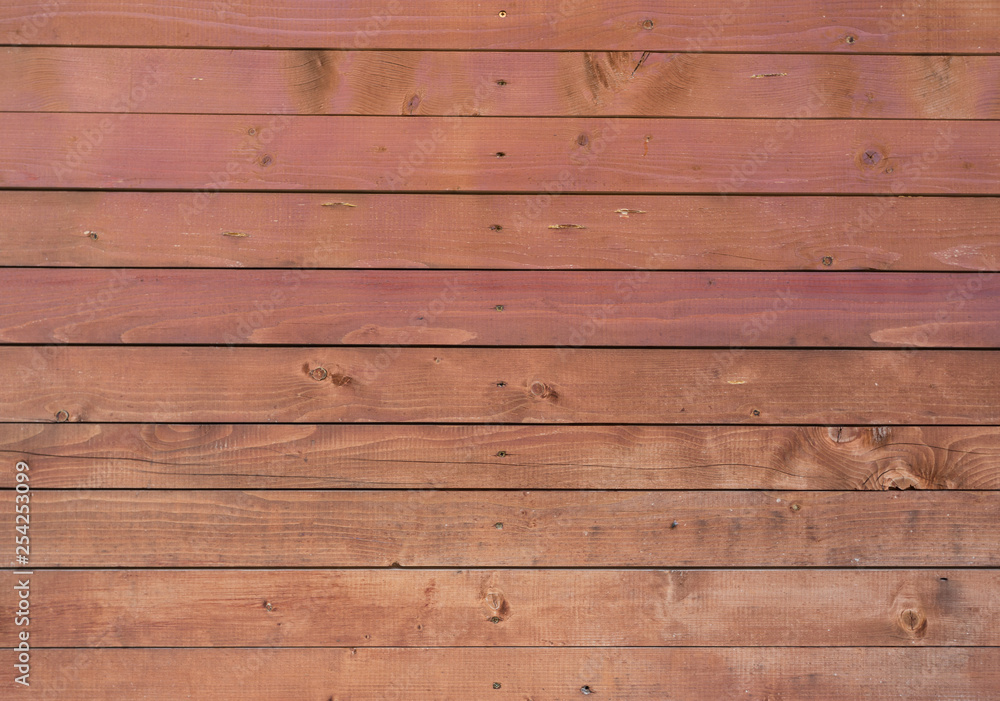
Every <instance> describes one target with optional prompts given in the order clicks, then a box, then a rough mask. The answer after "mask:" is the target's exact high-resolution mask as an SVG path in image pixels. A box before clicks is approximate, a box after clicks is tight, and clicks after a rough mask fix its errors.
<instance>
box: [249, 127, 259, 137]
mask: <svg viewBox="0 0 1000 701" xmlns="http://www.w3.org/2000/svg"><path fill="white" fill-rule="evenodd" d="M247 134H249V135H250V136H255V135H256V134H257V130H256V129H254V128H253V127H250V128H249V129H247Z"/></svg>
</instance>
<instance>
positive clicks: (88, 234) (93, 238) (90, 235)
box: [84, 231, 97, 241]
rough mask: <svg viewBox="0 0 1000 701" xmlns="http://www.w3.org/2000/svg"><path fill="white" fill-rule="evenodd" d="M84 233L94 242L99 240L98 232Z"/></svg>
mask: <svg viewBox="0 0 1000 701" xmlns="http://www.w3.org/2000/svg"><path fill="white" fill-rule="evenodd" d="M84 233H85V234H86V236H87V238H89V239H92V240H94V241H96V240H97V232H96V231H87V232H84Z"/></svg>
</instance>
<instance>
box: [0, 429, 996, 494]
mask: <svg viewBox="0 0 1000 701" xmlns="http://www.w3.org/2000/svg"><path fill="white" fill-rule="evenodd" d="M0 453H3V454H4V455H6V456H8V459H9V460H25V461H27V462H28V463H29V465H30V469H31V472H30V474H31V485H32V487H33V488H35V489H49V488H116V489H117V488H147V489H207V488H216V489H261V488H289V489H302V488H324V489H337V488H340V489H351V488H355V489H356V488H361V489H365V488H390V489H405V488H435V489H477V488H483V487H484V486H489V487H491V488H494V489H786V490H790V489H822V490H826V489H830V490H852V489H862V490H869V489H1000V429H997V428H996V427H992V426H987V427H981V428H974V427H953V426H922V427H921V426H913V427H911V426H899V427H896V426H894V427H889V426H877V427H872V428H858V427H853V426H830V427H824V426H407V425H387V426H386V425H377V426H371V425H354V424H352V425H328V424H326V425H318V426H317V425H289V424H281V425H266V424H265V425H253V424H237V425H224V424H202V425H168V424H38V423H36V424H0ZM0 486H2V487H14V486H15V482H14V476H13V473H12V472H10V471H6V472H2V473H0Z"/></svg>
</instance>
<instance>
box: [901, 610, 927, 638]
mask: <svg viewBox="0 0 1000 701" xmlns="http://www.w3.org/2000/svg"><path fill="white" fill-rule="evenodd" d="M898 620H899V627H900V628H902V629H903V631H904V632H905V633H906V634H908V635H910V636H912V637H914V638H922V637H924V636H925V635H927V617H926V616H925V615H924V613H923V611H921V610H920V609H913V608H908V609H903V610H902V611H900V613H899V619H898Z"/></svg>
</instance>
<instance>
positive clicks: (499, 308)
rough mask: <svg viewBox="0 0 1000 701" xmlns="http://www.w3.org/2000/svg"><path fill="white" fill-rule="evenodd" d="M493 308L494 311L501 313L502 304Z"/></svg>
mask: <svg viewBox="0 0 1000 701" xmlns="http://www.w3.org/2000/svg"><path fill="white" fill-rule="evenodd" d="M493 308H494V309H496V310H497V311H498V312H502V311H503V305H502V304H498V305H497V306H495V307H493Z"/></svg>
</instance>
